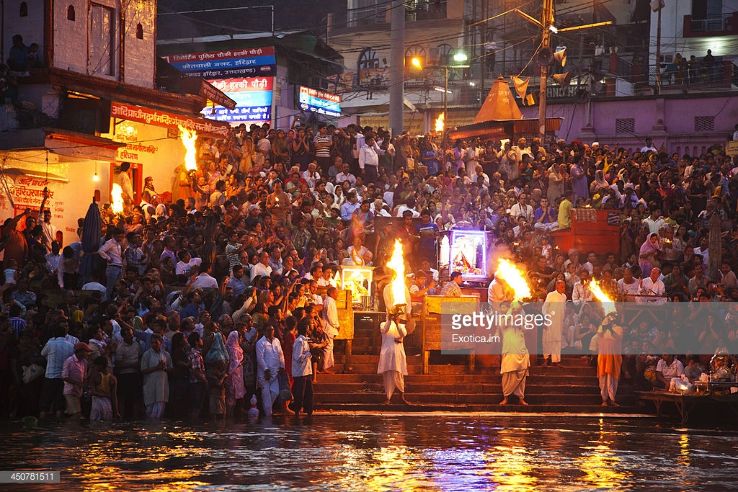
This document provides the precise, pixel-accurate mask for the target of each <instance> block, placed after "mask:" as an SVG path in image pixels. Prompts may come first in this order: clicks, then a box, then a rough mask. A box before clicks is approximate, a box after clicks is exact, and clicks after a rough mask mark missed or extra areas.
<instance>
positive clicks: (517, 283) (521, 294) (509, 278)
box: [495, 258, 532, 301]
mask: <svg viewBox="0 0 738 492" xmlns="http://www.w3.org/2000/svg"><path fill="white" fill-rule="evenodd" d="M495 278H497V279H500V280H502V281H504V282H505V283H506V284H507V285H509V286H510V288H511V289H512V290H513V300H514V301H519V300H522V299H527V298H528V297H530V296H531V295H532V294H531V292H530V287H529V286H528V282H527V281H526V280H525V275H524V274H523V271H522V270H521V269H520V268H518V267H517V265H515V263H513V262H512V261H510V260H508V259H507V258H500V259H499V261H498V262H497V271H496V272H495Z"/></svg>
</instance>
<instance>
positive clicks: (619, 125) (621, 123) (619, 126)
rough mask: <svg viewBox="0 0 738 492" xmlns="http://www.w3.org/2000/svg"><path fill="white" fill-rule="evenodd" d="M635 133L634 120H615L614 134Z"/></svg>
mask: <svg viewBox="0 0 738 492" xmlns="http://www.w3.org/2000/svg"><path fill="white" fill-rule="evenodd" d="M633 133H635V118H615V134H616V135H624V134H625V135H628V134H633Z"/></svg>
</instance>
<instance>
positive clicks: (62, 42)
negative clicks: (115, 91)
mask: <svg viewBox="0 0 738 492" xmlns="http://www.w3.org/2000/svg"><path fill="white" fill-rule="evenodd" d="M87 4H88V1H87V0H61V1H59V0H57V1H56V2H54V67H56V68H59V69H61V70H70V71H72V72H78V73H87V30H88V20H89V18H88V12H87ZM70 6H71V7H74V20H73V21H72V20H69V19H68V18H67V12H68V10H69V7H70Z"/></svg>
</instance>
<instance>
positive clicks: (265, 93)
mask: <svg viewBox="0 0 738 492" xmlns="http://www.w3.org/2000/svg"><path fill="white" fill-rule="evenodd" d="M208 82H210V83H211V84H213V86H214V87H216V88H217V89H219V90H221V91H223V92H224V93H225V94H226V95H227V96H228V97H230V98H231V99H233V100H234V101H236V107H235V109H232V110H229V109H226V108H223V107H221V106H216V107H215V108H205V109H204V110H203V115H204V116H205V117H206V118H209V119H213V120H217V121H223V122H228V123H238V124H240V123H247V124H250V123H253V124H263V123H268V122H271V118H272V94H273V92H272V91H273V88H274V77H239V78H230V79H211V80H208Z"/></svg>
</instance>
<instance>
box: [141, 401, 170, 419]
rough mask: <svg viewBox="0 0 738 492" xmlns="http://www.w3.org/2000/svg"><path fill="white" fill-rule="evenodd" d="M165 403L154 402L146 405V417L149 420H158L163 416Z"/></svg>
mask: <svg viewBox="0 0 738 492" xmlns="http://www.w3.org/2000/svg"><path fill="white" fill-rule="evenodd" d="M166 406H167V402H165V401H156V402H154V403H149V404H148V405H146V417H147V418H149V419H151V420H159V419H161V418H162V416H163V415H164V408H166Z"/></svg>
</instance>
